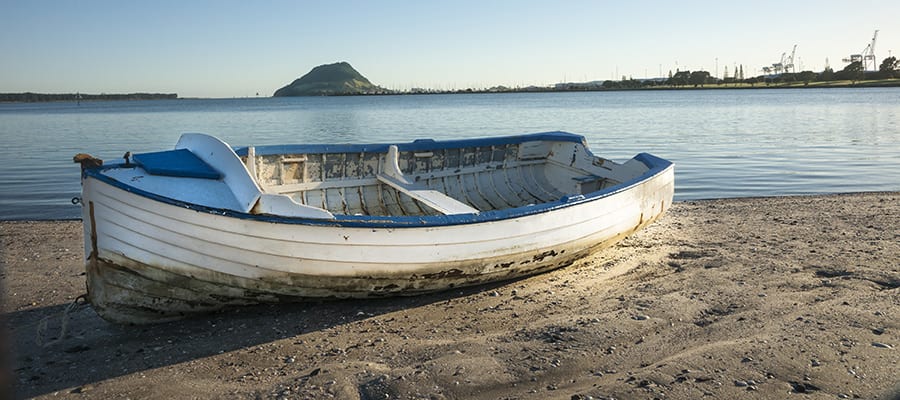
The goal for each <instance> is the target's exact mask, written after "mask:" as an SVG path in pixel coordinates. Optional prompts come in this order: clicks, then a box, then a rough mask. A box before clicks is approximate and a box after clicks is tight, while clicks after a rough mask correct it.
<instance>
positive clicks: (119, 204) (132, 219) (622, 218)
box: [83, 166, 674, 323]
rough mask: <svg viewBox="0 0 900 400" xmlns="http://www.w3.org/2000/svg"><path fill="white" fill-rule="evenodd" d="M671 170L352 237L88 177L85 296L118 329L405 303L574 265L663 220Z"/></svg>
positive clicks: (332, 228) (350, 232)
mask: <svg viewBox="0 0 900 400" xmlns="http://www.w3.org/2000/svg"><path fill="white" fill-rule="evenodd" d="M673 192H674V169H673V168H672V167H671V166H670V167H669V168H667V169H665V170H663V171H661V172H660V173H658V174H656V175H654V176H652V177H649V178H648V179H645V180H643V181H640V182H637V183H635V184H633V185H631V186H628V187H624V188H622V189H620V190H618V191H614V192H611V193H608V194H605V195H603V196H600V197H596V198H589V199H586V200H585V199H577V200H574V201H573V203H574V204H571V205H566V206H564V207H559V208H557V209H554V210H552V211H547V212H541V213H533V214H528V215H522V216H518V217H512V218H508V219H495V220H488V221H476V222H472V223H457V224H447V225H433V226H397V227H390V226H387V227H377V226H376V227H372V226H368V227H352V226H336V225H332V224H321V223H310V222H309V221H306V220H302V219H298V220H296V221H293V222H292V221H287V223H285V221H281V222H272V221H270V220H265V219H258V218H250V217H247V216H245V217H236V216H234V215H229V214H227V213H223V214H226V215H220V214H217V213H214V212H210V211H209V210H195V209H191V208H187V207H184V206H182V205H178V204H171V203H167V202H161V201H158V200H157V199H153V198H150V197H146V196H143V195H141V194H139V193H133V192H131V191H128V190H124V189H123V188H121V187H117V186H116V185H111V184H109V183H107V182H104V181H102V180H99V179H95V178H92V177H91V176H86V177H85V178H84V179H83V203H84V204H83V209H84V219H83V220H84V236H85V254H86V258H87V259H86V267H87V271H88V274H87V275H88V291H89V295H90V296H89V297H90V300H91V303H92V305H93V307H94V308H95V310H96V311H97V312H98V313H99V314H100V315H101V316H103V317H104V318H105V319H107V320H110V321H114V322H119V323H148V322H159V321H165V320H172V319H178V318H182V317H184V316H186V315H189V314H193V313H198V312H207V311H211V310H215V309H219V308H221V307H224V306H226V305H233V304H253V303H261V302H282V301H295V300H302V299H309V298H363V297H379V296H391V295H411V294H419V293H425V292H433V291H439V290H445V289H448V288H453V287H460V286H467V285H474V284H479V283H484V282H489V281H498V280H504V279H512V278H517V277H521V276H526V275H530V274H535V273H538V272H542V271H547V270H550V269H554V268H559V267H563V266H566V265H569V264H571V263H572V262H573V261H574V260H576V259H577V258H579V257H583V256H584V255H585V254H587V253H588V252H590V251H592V250H594V249H596V248H598V247H605V246H609V245H612V244H613V243H615V242H617V241H618V240H620V239H622V238H624V237H625V236H627V235H628V234H630V233H632V232H634V231H636V230H638V229H640V228H641V227H642V226H645V225H647V224H649V223H650V222H652V221H653V220H655V219H656V218H658V217H659V216H661V215H662V214H663V213H664V212H665V210H666V209H668V208H669V206H670V205H671V202H672V196H673Z"/></svg>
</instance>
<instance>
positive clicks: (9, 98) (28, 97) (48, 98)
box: [0, 78, 900, 103]
mask: <svg viewBox="0 0 900 400" xmlns="http://www.w3.org/2000/svg"><path fill="white" fill-rule="evenodd" d="M566 85H569V86H567V87H565V88H557V87H538V86H530V87H525V88H504V87H500V88H497V87H495V88H490V89H472V88H467V89H457V90H431V89H420V90H415V91H385V92H378V93H345V94H332V95H320V96H286V97H341V96H404V95H430V94H473V93H566V92H625V91H648V90H649V91H666V90H723V89H739V90H752V89H819V88H825V89H844V88H876V87H877V88H884V87H900V78H893V79H880V80H865V81H855V82H854V81H825V82H809V83H806V82H788V83H757V84H749V83H721V84H715V83H713V84H705V85H697V86H695V85H658V86H644V87H634V88H625V87H616V88H606V87H595V86H590V85H588V84H586V83H568V84H566ZM272 97H275V96H267V97H222V98H223V99H231V98H272ZM175 99H192V100H209V99H216V98H213V97H209V98H206V97H178V94H177V93H125V94H84V93H60V94H54V93H31V92H26V93H0V103H49V102H80V101H123V100H175Z"/></svg>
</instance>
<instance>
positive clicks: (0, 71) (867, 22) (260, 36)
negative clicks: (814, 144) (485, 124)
mask: <svg viewBox="0 0 900 400" xmlns="http://www.w3.org/2000/svg"><path fill="white" fill-rule="evenodd" d="M898 16H900V2H897V1H896V0H878V1H874V0H868V1H867V0H862V1H858V0H857V1H846V0H841V1H828V0H822V1H813V0H794V1H769V0H759V1H750V2H737V1H729V0H722V1H703V2H701V1H691V0H686V1H679V2H668V1H665V2H664V1H643V0H637V1H620V0H618V1H601V0H594V1H567V0H558V1H530V0H508V1H507V0H474V1H469V0H465V1H430V0H411V1H406V0H381V1H370V0H366V1H343V0H335V1H315V2H313V1H300V0H284V1H281V0H272V1H259V2H257V1H247V0H239V1H230V0H174V1H170V0H153V1H121V0H110V1H98V0H81V1H75V0H71V1H69V0H57V1H49V0H0V32H2V35H0V92H23V91H33V92H42V93H69V92H82V93H101V92H102V93H128V92H138V91H141V92H164V93H173V92H174V93H178V94H179V96H182V97H243V96H255V95H256V93H259V95H260V96H270V95H271V94H272V93H273V92H274V91H275V90H276V89H278V88H279V87H281V86H284V85H285V84H288V83H290V82H291V81H292V80H294V79H296V78H298V77H300V76H301V75H303V74H305V73H306V72H308V71H309V70H310V69H312V68H313V67H315V66H317V65H321V64H328V63H333V62H337V61H347V62H349V63H350V64H351V65H353V67H354V68H356V69H357V70H358V71H359V72H360V73H362V74H363V75H365V76H366V77H367V78H369V80H371V81H372V82H373V83H375V84H377V85H381V86H384V87H388V88H393V89H409V88H411V87H427V88H438V89H454V88H456V89H462V88H468V87H474V88H482V87H490V86H495V85H506V86H528V85H551V84H554V83H557V82H562V81H564V80H565V81H590V80H606V79H616V80H618V79H621V77H622V76H629V77H634V78H640V77H645V76H650V77H654V76H659V75H660V72H662V75H667V74H668V72H669V71H670V70H672V71H673V72H674V71H675V70H676V68H677V69H681V70H700V69H702V70H706V71H710V72H711V73H713V74H715V73H716V66H717V60H718V72H719V75H720V76H722V75H724V72H725V67H726V66H727V67H728V69H729V74H732V73H733V67H734V65H738V64H743V66H744V74H745V76H751V74H752V75H755V74H759V73H760V70H761V68H762V67H763V66H767V65H770V64H771V63H773V62H777V61H778V60H779V59H780V57H781V54H782V53H784V52H788V53H790V51H791V48H792V47H793V46H794V45H795V44H796V45H797V46H798V47H797V55H796V57H797V59H796V64H797V65H798V71H799V68H800V67H802V68H803V69H808V70H814V71H820V70H822V69H823V66H824V64H825V59H826V58H828V60H829V61H830V64H831V66H832V68H834V69H835V70H839V69H841V68H843V66H844V65H846V63H844V62H842V61H841V59H842V58H844V57H847V56H848V55H849V54H851V53H859V52H861V51H862V50H863V48H865V47H866V45H867V44H868V43H869V41H871V39H872V34H873V33H874V31H875V29H879V30H880V32H879V34H878V40H877V43H876V48H875V51H876V56H877V58H878V62H879V64H880V62H881V60H883V59H884V58H886V57H888V54H889V50H890V51H891V54H893V55H894V56H897V55H898V54H897V53H900V17H898Z"/></svg>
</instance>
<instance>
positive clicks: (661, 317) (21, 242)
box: [0, 192, 900, 400]
mask: <svg viewBox="0 0 900 400" xmlns="http://www.w3.org/2000/svg"><path fill="white" fill-rule="evenodd" d="M0 232H2V234H0V236H2V266H0V268H2V269H0V278H2V289H3V297H2V298H3V302H2V310H3V325H4V327H5V328H6V329H5V331H3V332H0V334H2V336H0V338H2V339H3V340H2V341H0V347H2V348H3V351H2V354H3V355H2V359H0V362H2V365H3V366H4V367H5V370H6V373H5V374H4V375H3V376H0V384H3V385H4V386H5V387H4V388H3V389H5V390H6V391H7V393H9V395H11V397H13V398H79V399H81V398H98V399H101V398H102V399H105V398H132V399H134V398H152V399H171V398H225V399H243V398H266V399H268V398H272V399H282V398H284V399H293V398H299V399H307V398H308V399H321V398H336V399H360V400H368V399H547V398H551V399H611V398H616V399H653V398H658V399H698V398H710V399H721V398H732V399H742V398H760V399H783V398H797V399H835V398H851V399H852V398H861V399H875V398H878V399H900V367H898V365H900V192H890V193H862V194H840V195H826V196H800V197H773V198H746V199H726V200H708V201H691V202H679V203H676V204H675V205H674V206H673V208H672V209H671V210H670V212H669V213H668V214H667V215H666V216H664V217H663V218H662V219H661V220H660V221H658V222H657V223H655V224H653V225H651V226H650V227H649V228H647V229H645V230H643V231H641V232H638V233H637V234H635V235H634V236H632V237H630V238H627V239H626V240H624V241H623V242H621V243H620V244H619V245H617V246H615V247H613V248H611V249H607V250H603V251H600V252H597V253H595V254H593V255H591V256H589V257H586V258H584V259H582V260H580V261H579V262H576V263H575V264H574V265H572V266H570V267H567V268H564V269H560V270H556V271H553V272H550V273H546V274H542V275H537V276H533V277H530V278H527V279H521V280H517V281H511V282H503V283H498V284H493V285H488V286H479V287H474V288H467V289H462V290H460V289H456V290H452V291H448V292H443V293H438V294H434V295H427V296H419V297H409V298H393V299H379V300H369V301H338V302H317V303H298V304H289V305H277V306H268V305H264V306H255V307H244V308H233V309H227V310H224V311H221V312H217V313H215V314H211V315H208V316H205V317H201V318H195V319H190V320H185V321H178V322H173V323H167V324H161V325H151V326H118V325H112V324H109V323H107V322H105V321H104V320H102V319H100V318H99V317H98V316H97V315H96V314H95V313H94V312H93V311H92V310H91V308H90V306H89V305H85V304H83V303H81V302H75V301H76V299H77V297H78V296H79V295H81V294H83V293H85V285H84V281H85V277H84V273H83V271H84V267H83V261H82V260H83V257H84V254H83V248H82V246H83V244H82V231H81V222H80V221H43V222H10V221H5V222H0ZM73 304H74V305H73ZM63 331H64V332H65V335H63V336H61V337H60V333H62V332H63ZM0 397H3V396H2V393H0Z"/></svg>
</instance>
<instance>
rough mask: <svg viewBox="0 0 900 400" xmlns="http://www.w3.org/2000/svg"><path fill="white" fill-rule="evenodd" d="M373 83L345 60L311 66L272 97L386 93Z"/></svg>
mask: <svg viewBox="0 0 900 400" xmlns="http://www.w3.org/2000/svg"><path fill="white" fill-rule="evenodd" d="M386 92H389V90H387V89H384V88H382V87H380V86H376V85H373V84H372V82H369V80H368V79H366V77H364V76H362V74H360V73H359V72H357V71H356V70H355V69H353V67H352V66H350V63H348V62H346V61H342V62H337V63H334V64H325V65H320V66H318V67H315V68H313V69H312V70H311V71H309V72H308V73H307V74H306V75H303V76H301V77H300V78H298V79H295V80H294V81H293V82H291V83H290V84H289V85H287V86H284V87H282V88H281V89H278V90H276V91H275V94H273V95H272V96H273V97H290V96H335V95H354V94H377V93H386Z"/></svg>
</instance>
